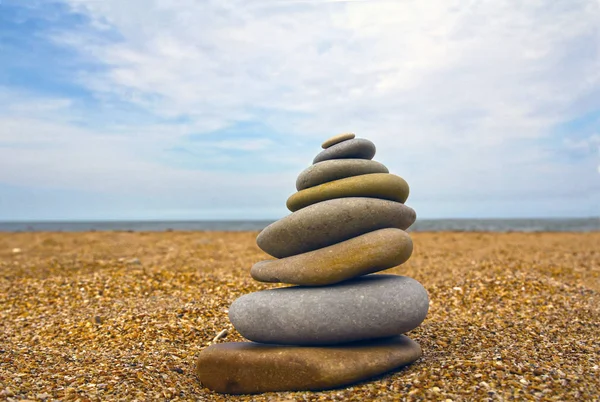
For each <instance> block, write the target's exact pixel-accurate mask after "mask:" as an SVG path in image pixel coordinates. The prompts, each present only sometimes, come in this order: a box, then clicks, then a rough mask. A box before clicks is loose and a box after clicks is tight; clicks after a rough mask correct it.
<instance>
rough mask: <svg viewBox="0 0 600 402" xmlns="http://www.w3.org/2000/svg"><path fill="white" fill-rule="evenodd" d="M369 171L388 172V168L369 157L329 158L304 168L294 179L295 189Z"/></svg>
mask: <svg viewBox="0 0 600 402" xmlns="http://www.w3.org/2000/svg"><path fill="white" fill-rule="evenodd" d="M370 173H389V170H388V168H387V167H385V165H383V164H381V163H379V162H377V161H373V160H370V159H330V160H327V161H323V162H319V163H315V164H314V165H310V166H309V167H308V168H306V169H304V170H303V171H302V173H300V174H299V175H298V178H297V179H296V190H298V191H300V190H304V189H305V188H309V187H314V186H318V185H319V184H323V183H327V182H329V181H334V180H339V179H344V178H346V177H352V176H359V175H361V174H370Z"/></svg>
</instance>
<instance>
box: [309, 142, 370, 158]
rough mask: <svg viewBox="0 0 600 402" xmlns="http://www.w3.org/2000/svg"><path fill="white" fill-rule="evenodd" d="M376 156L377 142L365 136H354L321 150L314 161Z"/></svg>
mask: <svg viewBox="0 0 600 402" xmlns="http://www.w3.org/2000/svg"><path fill="white" fill-rule="evenodd" d="M374 156H375V144H373V143H372V142H371V141H369V140H365V139H364V138H354V139H352V140H347V141H344V142H340V143H338V144H335V145H332V146H330V147H329V148H327V149H324V150H323V151H321V152H319V154H317V156H315V159H314V160H313V163H318V162H323V161H326V160H329V159H347V158H353V159H373V157H374Z"/></svg>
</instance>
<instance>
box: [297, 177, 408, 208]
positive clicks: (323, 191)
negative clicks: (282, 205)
mask: <svg viewBox="0 0 600 402" xmlns="http://www.w3.org/2000/svg"><path fill="white" fill-rule="evenodd" d="M408 193H409V187H408V183H406V181H405V180H404V179H403V178H402V177H399V176H396V175H393V174H389V173H372V174H365V175H360V176H353V177H347V178H345V179H340V180H334V181H330V182H327V183H323V184H320V185H318V186H314V187H310V188H307V189H304V190H301V191H298V192H297V193H294V194H292V195H291V196H290V198H288V200H287V203H286V205H287V208H288V209H289V210H290V211H292V212H294V211H297V210H299V209H302V208H304V207H307V206H309V205H312V204H315V203H317V202H321V201H326V200H332V199H334V198H345V197H369V198H380V199H384V200H390V201H396V202H400V203H404V202H405V201H406V199H407V198H408Z"/></svg>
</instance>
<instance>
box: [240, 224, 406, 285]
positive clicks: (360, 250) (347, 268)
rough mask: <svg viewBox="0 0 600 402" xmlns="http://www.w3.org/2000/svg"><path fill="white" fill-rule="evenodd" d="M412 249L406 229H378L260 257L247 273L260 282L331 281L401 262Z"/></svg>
mask: <svg viewBox="0 0 600 402" xmlns="http://www.w3.org/2000/svg"><path fill="white" fill-rule="evenodd" d="M412 250H413V244H412V240H411V239H410V236H409V235H408V233H406V232H405V231H403V230H400V229H394V228H388V229H380V230H375V231H373V232H369V233H366V234H364V235H361V236H357V237H354V238H352V239H350V240H346V241H343V242H340V243H337V244H334V245H332V246H328V247H324V248H321V249H318V250H314V251H310V252H308V253H303V254H298V255H294V256H292V257H287V258H281V259H277V260H267V261H261V262H259V263H257V264H254V266H253V267H252V269H251V271H250V273H251V275H252V277H253V278H254V279H256V280H257V281H261V282H282V283H288V284H294V285H306V286H321V285H331V284H333V283H337V282H341V281H344V280H347V279H350V278H354V277H357V276H361V275H366V274H370V273H373V272H378V271H382V270H384V269H388V268H392V267H395V266H396V265H400V264H402V263H404V262H405V261H407V260H408V259H409V258H410V255H411V253H412Z"/></svg>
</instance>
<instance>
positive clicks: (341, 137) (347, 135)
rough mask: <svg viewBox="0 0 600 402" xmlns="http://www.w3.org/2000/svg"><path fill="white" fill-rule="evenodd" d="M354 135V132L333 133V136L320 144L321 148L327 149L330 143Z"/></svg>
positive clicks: (350, 137) (335, 142) (332, 143)
mask: <svg viewBox="0 0 600 402" xmlns="http://www.w3.org/2000/svg"><path fill="white" fill-rule="evenodd" d="M354 137H356V134H354V133H344V134H338V135H334V136H333V137H331V138H329V139H327V140H326V141H324V142H323V144H321V148H323V149H327V148H329V147H330V146H332V145H335V144H339V143H340V142H342V141H347V140H351V139H353V138H354Z"/></svg>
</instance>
